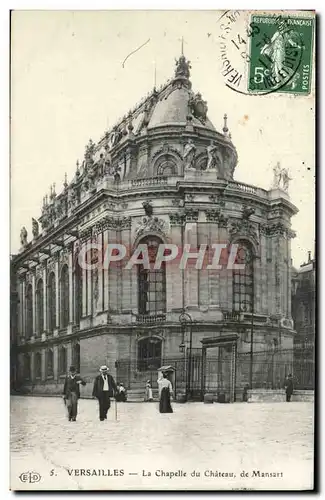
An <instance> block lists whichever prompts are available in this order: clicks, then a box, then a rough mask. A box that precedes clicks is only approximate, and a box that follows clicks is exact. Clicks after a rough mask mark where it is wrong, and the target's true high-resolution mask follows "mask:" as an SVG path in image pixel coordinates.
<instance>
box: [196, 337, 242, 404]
mask: <svg viewBox="0 0 325 500" xmlns="http://www.w3.org/2000/svg"><path fill="white" fill-rule="evenodd" d="M237 339H238V335H237V334H230V335H221V336H220V337H213V338H205V339H203V340H201V343H202V377H201V396H202V399H203V398H204V394H206V393H209V394H213V395H214V396H215V397H216V398H217V400H218V401H219V402H220V403H233V402H234V401H235V386H236V351H237Z"/></svg>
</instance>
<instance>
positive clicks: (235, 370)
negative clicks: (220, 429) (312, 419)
mask: <svg viewBox="0 0 325 500" xmlns="http://www.w3.org/2000/svg"><path fill="white" fill-rule="evenodd" d="M189 363H191V370H190V373H191V380H190V381H189V380H188V373H189ZM158 365H160V366H166V365H170V366H172V367H173V368H174V369H175V375H174V380H173V381H174V385H175V390H176V392H178V393H187V392H189V393H190V394H191V396H192V398H193V399H202V397H203V394H204V393H205V392H206V391H207V392H214V393H216V394H218V393H220V392H221V393H225V394H227V393H230V391H231V387H232V384H235V392H236V393H237V394H238V392H239V394H240V393H241V392H242V391H243V390H244V389H245V387H246V388H247V387H248V386H249V383H250V370H251V357H250V352H237V354H236V356H235V359H232V357H231V352H230V351H228V352H227V351H226V350H223V351H220V354H219V355H218V356H211V357H207V358H206V359H205V360H204V361H203V359H202V352H201V349H193V350H192V356H191V359H189V356H188V350H187V353H185V355H180V356H178V357H165V358H162V359H161V360H159V362H157V358H153V359H152V363H151V361H150V359H147V360H146V363H145V365H144V366H145V367H146V368H147V369H144V370H143V371H140V370H138V368H139V364H138V362H137V360H136V359H134V360H133V359H122V360H118V361H117V362H116V376H117V381H118V382H123V383H124V384H125V386H126V387H127V388H128V389H140V388H144V387H145V384H146V382H147V380H150V382H151V384H152V387H153V388H157V375H158V374H157V370H158V368H159V366H158ZM252 373H253V378H252V388H256V389H257V388H260V389H263V388H264V389H282V388H283V386H284V380H285V377H286V376H287V375H288V374H289V373H291V374H292V375H293V379H294V388H295V389H300V390H310V389H314V376H315V363H314V347H313V345H312V344H309V345H308V347H307V348H306V349H305V348H304V349H268V350H265V351H258V352H255V353H254V354H253V363H252ZM188 384H189V385H190V387H188Z"/></svg>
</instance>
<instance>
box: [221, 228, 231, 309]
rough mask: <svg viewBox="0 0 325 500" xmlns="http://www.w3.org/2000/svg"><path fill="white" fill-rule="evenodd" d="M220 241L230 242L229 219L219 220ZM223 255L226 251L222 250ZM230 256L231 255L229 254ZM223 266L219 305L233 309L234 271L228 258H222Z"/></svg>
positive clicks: (222, 307)
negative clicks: (229, 267) (229, 264)
mask: <svg viewBox="0 0 325 500" xmlns="http://www.w3.org/2000/svg"><path fill="white" fill-rule="evenodd" d="M218 243H220V244H221V243H224V244H228V243H229V236H228V232H227V221H226V219H222V220H219V221H218ZM222 255H226V253H224V252H222ZM228 257H229V255H228ZM220 264H221V266H222V268H221V269H220V271H219V305H220V309H221V310H228V311H232V309H233V294H232V272H231V271H230V270H228V269H227V266H228V259H227V260H226V261H225V260H222V259H220ZM229 282H230V287H231V289H230V293H229V292H228V285H229Z"/></svg>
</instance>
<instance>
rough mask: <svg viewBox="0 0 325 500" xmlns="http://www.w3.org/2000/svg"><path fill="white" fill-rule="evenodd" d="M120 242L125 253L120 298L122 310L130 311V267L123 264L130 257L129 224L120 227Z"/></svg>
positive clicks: (131, 270)
mask: <svg viewBox="0 0 325 500" xmlns="http://www.w3.org/2000/svg"><path fill="white" fill-rule="evenodd" d="M121 244H122V245H124V246H125V248H126V255H125V257H124V259H123V260H122V261H121V267H120V269H121V288H122V290H121V299H122V307H121V309H122V312H125V313H126V312H128V313H130V312H131V310H132V272H133V267H135V268H137V266H133V267H132V268H131V269H125V266H126V264H127V262H128V260H129V258H130V247H131V232H130V225H125V226H123V227H122V228H121Z"/></svg>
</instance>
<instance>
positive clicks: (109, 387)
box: [93, 365, 117, 421]
mask: <svg viewBox="0 0 325 500" xmlns="http://www.w3.org/2000/svg"><path fill="white" fill-rule="evenodd" d="M99 371H100V374H99V375H97V377H96V378H95V380H94V388H93V397H94V398H97V399H98V403H99V420H101V421H103V420H106V419H107V412H108V410H109V408H110V406H111V401H110V398H112V397H113V396H115V395H116V393H117V387H116V383H115V380H114V379H113V377H112V375H110V374H109V373H108V372H109V368H108V367H107V366H106V365H103V366H101V367H100V369H99Z"/></svg>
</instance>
